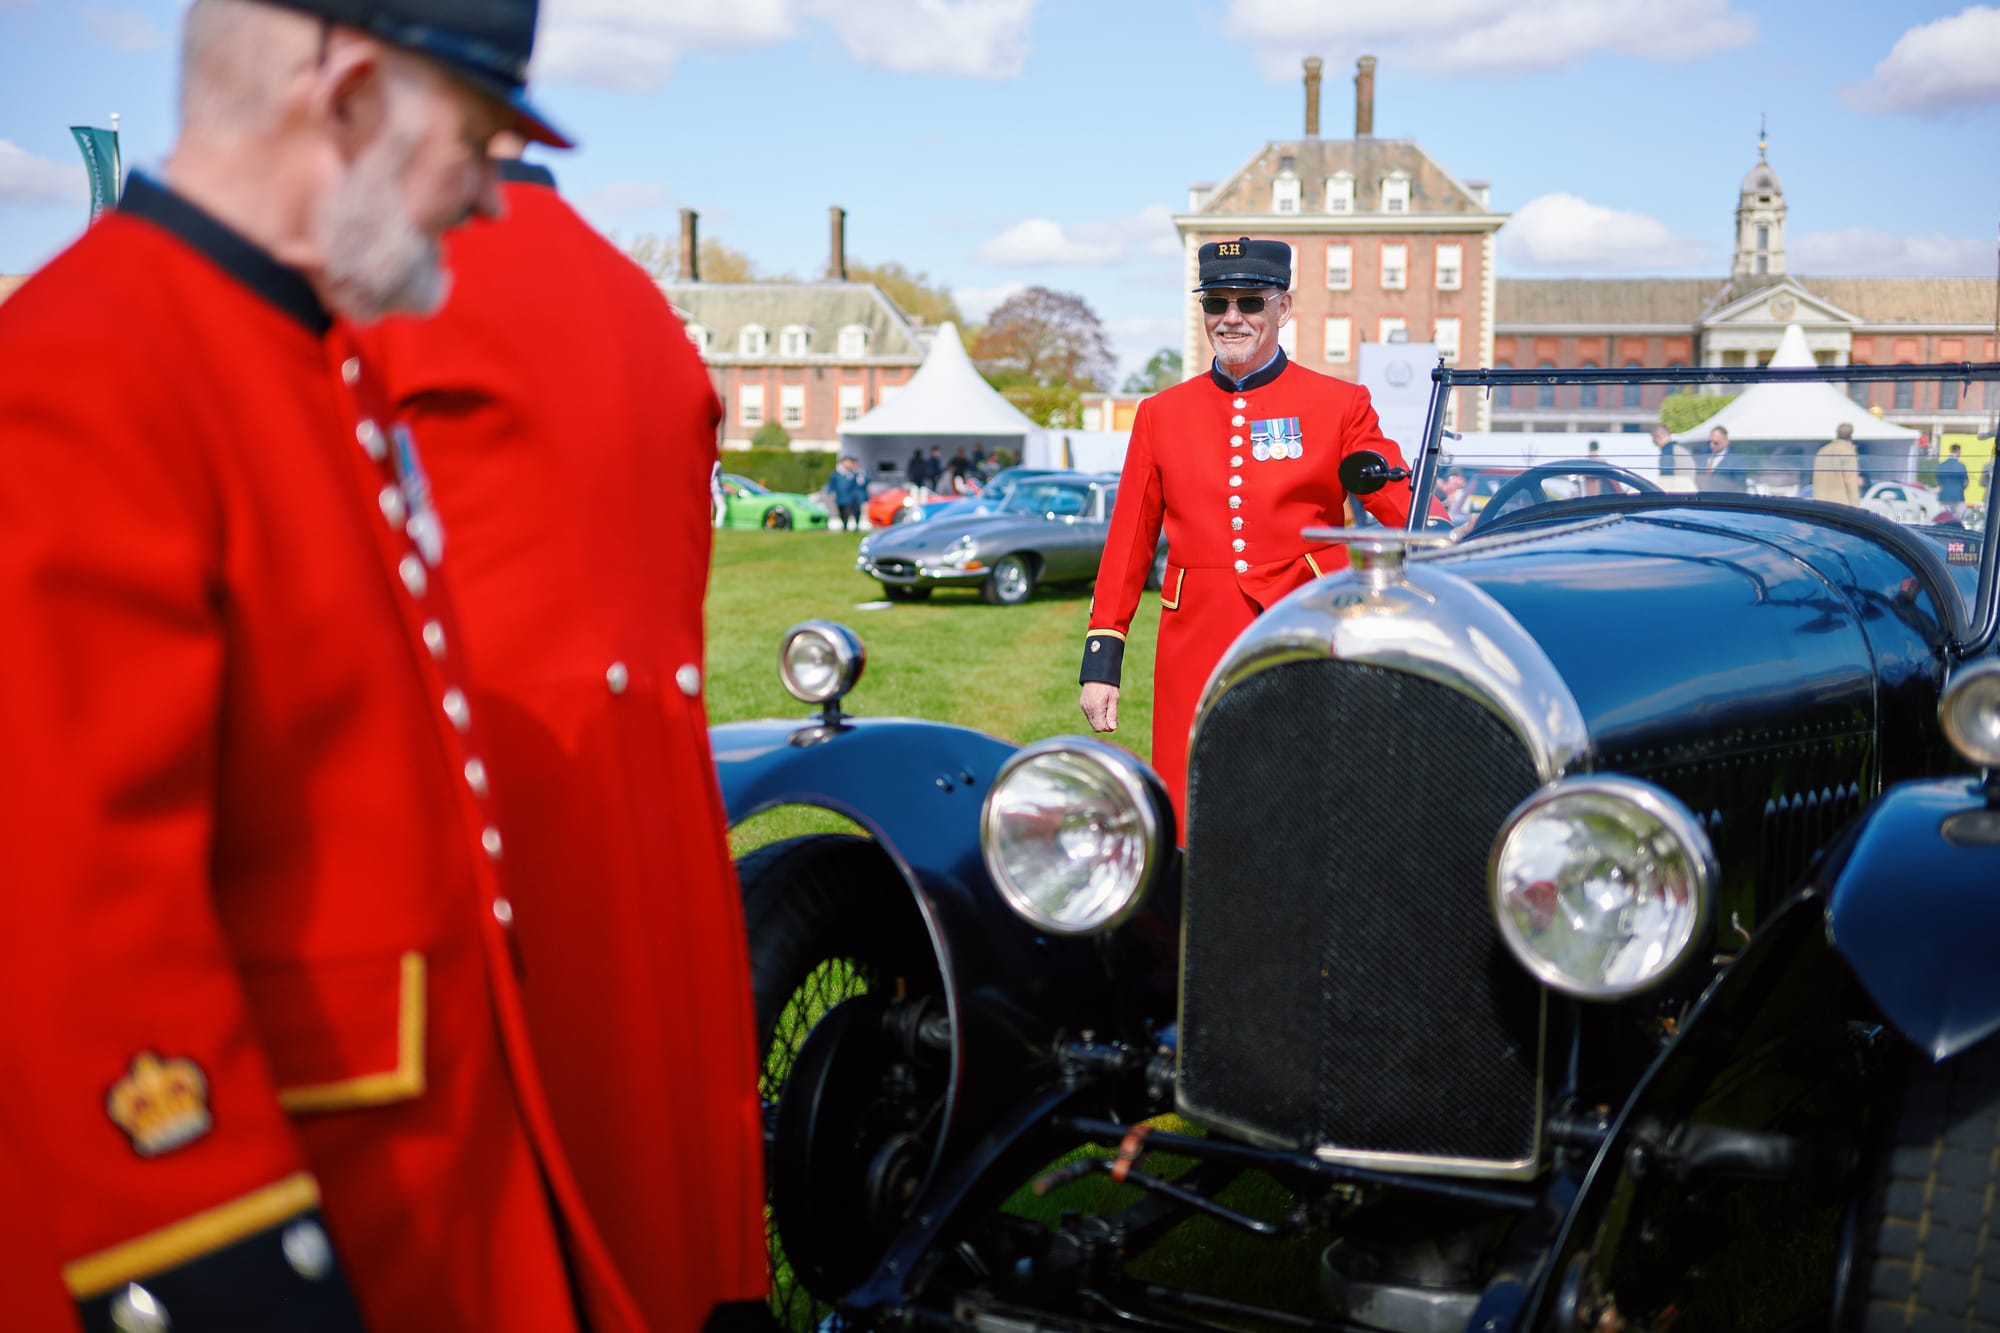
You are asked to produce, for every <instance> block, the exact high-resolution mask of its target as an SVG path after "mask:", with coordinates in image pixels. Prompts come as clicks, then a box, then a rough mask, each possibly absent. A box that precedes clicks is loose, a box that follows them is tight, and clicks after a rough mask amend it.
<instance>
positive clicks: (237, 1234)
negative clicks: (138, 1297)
mask: <svg viewBox="0 0 2000 1333" xmlns="http://www.w3.org/2000/svg"><path fill="white" fill-rule="evenodd" d="M318 1206H319V1182H318V1181H316V1180H314V1179H313V1178H312V1176H311V1174H310V1173H308V1172H305V1171H301V1172H299V1173H298V1174H297V1175H292V1176H287V1177H285V1178H284V1179H283V1180H281V1181H279V1182H278V1183H277V1184H275V1185H266V1186H265V1187H264V1188H263V1189H260V1190H256V1191H253V1192H252V1193H249V1194H246V1195H244V1196H243V1197H242V1198H240V1199H232V1200H230V1201H229V1202H228V1203H225V1204H223V1205H221V1206H220V1207H216V1208H210V1209H209V1210H208V1211H206V1212H201V1213H196V1214H195V1215H194V1216H193V1217H186V1218H182V1219H181V1220H180V1221H178V1222H175V1223H174V1224H173V1225H171V1226H165V1227H161V1228H160V1229H159V1230H158V1231H154V1232H151V1233H149V1234H147V1235H144V1236H140V1237H139V1238H138V1239H137V1240H128V1241H126V1242H125V1243H124V1244H122V1245H114V1246H112V1247H111V1248H110V1249H108V1250H99V1251H98V1252H97V1253H96V1254H92V1255H87V1256H86V1257H84V1258H82V1259H78V1260H77V1261H76V1262H75V1263H69V1264H64V1265H63V1270H62V1277H63V1282H64V1284H65V1285H66V1286H68V1287H69V1294H70V1296H71V1297H72V1298H73V1299H75V1300H79V1301H87V1300H90V1299H92V1298H93V1297H97V1296H102V1295H103V1294H104V1293H105V1292H107V1291H110V1290H111V1289H113V1288H114V1287H119V1286H122V1285H124V1284H125V1283H127V1282H133V1281H136V1280H138V1279H140V1278H143V1277H149V1276H151V1275H152V1274H154V1273H158V1272H162V1271H164V1270H165V1269H169V1268H177V1267H179V1266H180V1265H181V1264H184V1263H186V1262H188V1260H190V1259H198V1258H200V1257H201V1256H202V1255H204V1254H208V1253H210V1252H211V1251H214V1250H220V1249H223V1248H224V1247H226V1246H230V1245H234V1244H235V1243H236V1242H237V1241H239V1240H242V1239H243V1238H244V1237H246V1236H253V1235H255V1234H256V1233H258V1232H259V1231H264V1230H268V1229H269V1228H271V1227H274V1226H276V1225H278V1223H280V1222H283V1221H285V1220H286V1219H288V1218H292V1217H296V1216H298V1215H299V1214H300V1213H303V1212H305V1211H306V1210H307V1209H308V1208H317V1207H318Z"/></svg>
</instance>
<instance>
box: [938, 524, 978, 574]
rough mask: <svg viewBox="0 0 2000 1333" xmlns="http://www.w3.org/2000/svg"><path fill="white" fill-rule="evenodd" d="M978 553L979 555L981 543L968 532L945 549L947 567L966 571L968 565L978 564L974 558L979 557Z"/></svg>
mask: <svg viewBox="0 0 2000 1333" xmlns="http://www.w3.org/2000/svg"><path fill="white" fill-rule="evenodd" d="M978 553H979V541H978V539H977V538H975V537H974V536H973V535H972V534H971V533H969V532H968V533H966V534H965V535H964V536H962V537H959V538H957V539H955V540H954V541H953V542H952V543H951V545H949V546H947V547H945V548H944V557H943V559H944V563H946V564H947V565H951V566H952V567H954V568H956V569H964V568H965V567H966V566H968V565H974V564H976V563H977V562H976V561H974V560H973V558H972V557H973V556H975V555H977V554H978Z"/></svg>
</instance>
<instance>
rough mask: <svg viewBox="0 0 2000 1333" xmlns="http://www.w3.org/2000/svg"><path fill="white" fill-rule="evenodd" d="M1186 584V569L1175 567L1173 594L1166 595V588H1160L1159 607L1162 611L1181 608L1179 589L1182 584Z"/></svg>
mask: <svg viewBox="0 0 2000 1333" xmlns="http://www.w3.org/2000/svg"><path fill="white" fill-rule="evenodd" d="M1186 584H1187V571H1186V570H1185V569H1177V570H1175V571H1174V595H1173V596H1172V597H1169V596H1167V590H1166V589H1165V588H1162V589H1160V609H1161V610H1164V611H1178V610H1180V609H1181V589H1182V588H1183V587H1184V586H1186Z"/></svg>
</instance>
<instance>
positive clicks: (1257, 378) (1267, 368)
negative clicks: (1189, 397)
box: [1208, 347, 1287, 393]
mask: <svg viewBox="0 0 2000 1333" xmlns="http://www.w3.org/2000/svg"><path fill="white" fill-rule="evenodd" d="M1286 364H1287V363H1286V360H1285V349H1284V348H1282V347H1280V348H1279V349H1278V354H1277V355H1276V356H1274V357H1272V358H1271V359H1270V360H1269V361H1267V362H1265V363H1264V368H1263V369H1262V370H1253V371H1251V372H1250V374H1249V375H1248V376H1246V377H1245V378H1243V379H1241V380H1233V379H1230V378H1229V376H1227V375H1225V374H1223V373H1222V365H1221V363H1220V362H1217V361H1210V362H1209V363H1208V377H1209V378H1210V379H1212V380H1214V381H1215V383H1216V385H1217V386H1218V387H1219V388H1221V390H1222V391H1223V392H1224V393H1248V392H1250V390H1252V389H1261V388H1263V387H1264V386H1265V385H1266V384H1269V383H1270V382H1271V381H1272V380H1274V379H1276V378H1278V376H1280V375H1282V374H1284V373H1285V366H1286Z"/></svg>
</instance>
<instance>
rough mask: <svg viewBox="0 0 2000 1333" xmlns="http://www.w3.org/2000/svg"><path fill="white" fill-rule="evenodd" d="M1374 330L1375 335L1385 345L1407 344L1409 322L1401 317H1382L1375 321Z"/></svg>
mask: <svg viewBox="0 0 2000 1333" xmlns="http://www.w3.org/2000/svg"><path fill="white" fill-rule="evenodd" d="M1375 329H1376V333H1377V335H1378V336H1379V337H1380V339H1381V340H1382V341H1383V342H1385V343H1399V342H1408V341H1409V338H1410V321H1408V320H1407V319H1404V318H1403V317H1402V316H1401V315H1384V316H1382V318H1381V319H1380V320H1378V321H1376V324H1375Z"/></svg>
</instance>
